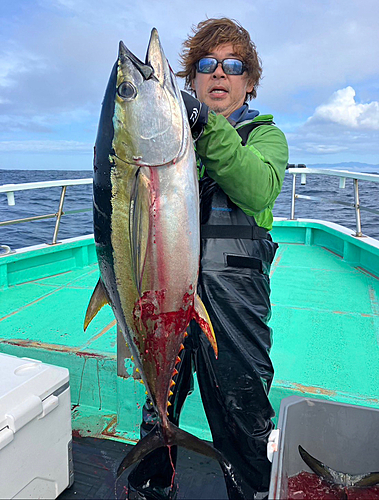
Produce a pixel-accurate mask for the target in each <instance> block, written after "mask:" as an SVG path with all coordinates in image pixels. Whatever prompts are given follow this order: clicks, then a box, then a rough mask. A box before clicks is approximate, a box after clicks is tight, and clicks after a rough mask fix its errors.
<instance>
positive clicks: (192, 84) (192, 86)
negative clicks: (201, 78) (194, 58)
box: [191, 79, 197, 97]
mask: <svg viewBox="0 0 379 500" xmlns="http://www.w3.org/2000/svg"><path fill="white" fill-rule="evenodd" d="M191 89H192V90H193V92H194V94H195V97H197V96H196V88H195V79H193V80H191Z"/></svg>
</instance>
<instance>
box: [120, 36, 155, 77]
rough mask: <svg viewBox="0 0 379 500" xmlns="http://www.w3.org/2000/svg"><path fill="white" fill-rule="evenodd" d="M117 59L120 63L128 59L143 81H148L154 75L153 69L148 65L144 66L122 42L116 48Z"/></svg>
mask: <svg viewBox="0 0 379 500" xmlns="http://www.w3.org/2000/svg"><path fill="white" fill-rule="evenodd" d="M118 57H119V59H120V61H121V62H124V61H125V60H126V59H129V60H130V61H131V62H132V63H133V64H134V66H135V67H136V69H137V70H138V71H139V72H140V73H141V75H142V77H143V78H144V80H149V79H150V78H151V77H152V76H153V75H154V69H153V68H152V67H151V66H150V64H145V63H143V62H142V61H141V60H140V59H138V57H136V56H135V55H134V54H133V52H131V51H130V50H129V49H128V48H127V47H126V46H125V44H124V42H122V41H120V44H119V47H118Z"/></svg>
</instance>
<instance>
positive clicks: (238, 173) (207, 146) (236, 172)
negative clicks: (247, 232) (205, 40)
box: [196, 112, 288, 231]
mask: <svg viewBox="0 0 379 500" xmlns="http://www.w3.org/2000/svg"><path fill="white" fill-rule="evenodd" d="M272 119H273V117H272V115H259V116H257V117H256V118H254V119H253V120H249V122H248V123H251V122H262V121H265V122H266V121H267V122H268V123H270V122H271V121H272ZM246 123H247V122H243V123H242V124H237V126H236V128H239V127H243V126H244V125H246ZM196 151H197V154H198V155H199V157H200V159H201V161H202V162H203V164H204V165H205V168H206V170H207V172H208V175H209V176H210V177H211V178H212V179H213V180H215V181H216V182H217V184H218V185H219V186H220V187H221V188H222V190H223V191H224V192H225V193H226V194H227V195H228V196H229V198H230V199H231V200H232V201H233V203H235V204H236V205H237V206H238V207H240V208H241V209H242V210H243V211H244V212H245V213H246V214H247V215H252V216H254V218H255V220H256V222H257V224H258V226H261V227H264V228H265V229H267V230H268V231H270V230H271V229H272V223H273V215H272V209H273V206H274V203H275V200H276V198H277V197H278V195H279V193H280V190H281V189H282V184H283V179H284V173H285V170H286V167H287V163H288V145H287V141H286V138H285V136H284V134H283V132H282V131H281V130H279V129H278V128H277V127H276V126H274V125H269V124H268V125H260V126H259V127H256V128H255V129H253V130H252V131H251V133H250V135H249V137H248V140H247V143H246V145H245V146H242V144H241V137H240V136H239V134H238V132H237V131H236V130H235V129H234V128H233V127H232V125H230V123H229V122H228V121H227V120H226V118H225V117H224V116H222V115H216V114H215V113H213V112H212V113H210V114H209V117H208V124H207V125H206V126H205V128H204V132H203V134H202V135H201V137H200V138H199V139H198V140H197V142H196Z"/></svg>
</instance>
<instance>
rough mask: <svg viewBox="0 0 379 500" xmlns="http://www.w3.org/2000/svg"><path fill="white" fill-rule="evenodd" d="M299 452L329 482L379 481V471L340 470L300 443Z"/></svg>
mask: <svg viewBox="0 0 379 500" xmlns="http://www.w3.org/2000/svg"><path fill="white" fill-rule="evenodd" d="M299 453H300V455H301V458H302V459H303V460H304V462H305V463H306V464H307V465H308V467H309V468H310V469H312V470H313V472H315V473H316V474H317V475H318V476H320V477H321V478H322V479H325V481H327V482H329V483H332V484H336V485H339V486H347V487H349V486H355V487H364V486H373V485H374V484H377V483H379V472H370V473H368V474H347V473H345V472H338V471H336V470H334V469H332V468H331V467H328V466H327V465H325V464H323V463H322V462H320V461H319V460H317V459H316V458H314V457H312V455H310V454H309V453H308V452H307V451H305V450H304V448H302V447H301V446H300V445H299Z"/></svg>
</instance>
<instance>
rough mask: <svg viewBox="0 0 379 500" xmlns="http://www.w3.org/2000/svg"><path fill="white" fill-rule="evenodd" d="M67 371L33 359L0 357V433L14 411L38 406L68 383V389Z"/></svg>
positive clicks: (2, 355) (6, 355)
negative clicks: (8, 415) (38, 403)
mask: <svg viewBox="0 0 379 500" xmlns="http://www.w3.org/2000/svg"><path fill="white" fill-rule="evenodd" d="M68 381H69V371H68V370H67V368H62V367H59V366H53V365H49V364H46V363H42V362H41V361H38V360H35V359H30V358H18V357H16V356H10V355H8V354H0V430H1V429H2V427H3V426H5V425H7V424H6V421H7V419H6V415H7V414H9V412H11V411H12V410H13V409H15V408H19V409H20V410H21V408H22V407H23V406H26V407H28V408H31V407H35V411H38V410H37V406H38V405H37V406H36V403H37V402H38V400H39V401H40V402H41V404H42V401H43V400H44V399H46V398H47V397H48V396H50V395H51V394H52V393H54V392H56V391H57V390H59V389H60V388H61V387H62V386H64V385H65V384H66V385H67V387H68Z"/></svg>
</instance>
